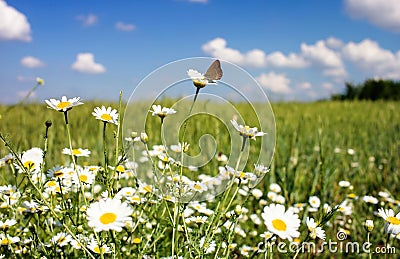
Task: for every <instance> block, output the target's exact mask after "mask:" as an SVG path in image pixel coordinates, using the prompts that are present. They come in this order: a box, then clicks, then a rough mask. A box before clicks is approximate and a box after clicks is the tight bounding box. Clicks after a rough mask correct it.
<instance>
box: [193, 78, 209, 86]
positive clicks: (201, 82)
mask: <svg viewBox="0 0 400 259" xmlns="http://www.w3.org/2000/svg"><path fill="white" fill-rule="evenodd" d="M193 84H194V86H196V87H197V88H203V87H205V86H206V85H207V83H206V82H205V81H204V80H200V79H193Z"/></svg>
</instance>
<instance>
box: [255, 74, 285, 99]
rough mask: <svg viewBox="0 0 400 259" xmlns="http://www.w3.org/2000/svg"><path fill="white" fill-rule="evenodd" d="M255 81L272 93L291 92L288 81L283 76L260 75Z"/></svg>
mask: <svg viewBox="0 0 400 259" xmlns="http://www.w3.org/2000/svg"><path fill="white" fill-rule="evenodd" d="M256 80H257V81H258V83H259V84H260V86H261V87H262V88H264V89H267V90H270V91H272V92H274V93H280V94H288V93H291V92H292V89H290V87H289V85H290V79H289V78H287V77H286V76H285V75H284V74H277V73H275V72H269V73H268V74H267V73H262V74H261V75H260V76H259V77H257V78H256Z"/></svg>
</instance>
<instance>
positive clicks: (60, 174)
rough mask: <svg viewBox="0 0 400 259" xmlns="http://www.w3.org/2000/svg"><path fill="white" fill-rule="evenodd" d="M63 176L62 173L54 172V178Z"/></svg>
mask: <svg viewBox="0 0 400 259" xmlns="http://www.w3.org/2000/svg"><path fill="white" fill-rule="evenodd" d="M63 175H64V173H63V172H61V171H56V172H54V176H55V177H61V176H63Z"/></svg>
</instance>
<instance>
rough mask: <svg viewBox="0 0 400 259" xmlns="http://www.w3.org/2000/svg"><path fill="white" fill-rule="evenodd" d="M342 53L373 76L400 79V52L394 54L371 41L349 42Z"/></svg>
mask: <svg viewBox="0 0 400 259" xmlns="http://www.w3.org/2000/svg"><path fill="white" fill-rule="evenodd" d="M342 51H343V55H344V57H345V58H346V59H348V60H349V61H350V62H352V63H353V64H355V65H356V66H357V67H359V68H361V69H363V70H365V71H366V72H369V73H373V75H371V76H376V77H383V78H389V79H400V73H399V70H400V51H397V53H393V52H391V51H389V50H387V49H383V48H381V47H380V46H379V44H378V43H377V42H375V41H372V40H370V39H365V40H363V41H361V42H359V43H355V42H349V43H347V44H346V45H345V46H344V47H343V50H342Z"/></svg>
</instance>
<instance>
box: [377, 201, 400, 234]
mask: <svg viewBox="0 0 400 259" xmlns="http://www.w3.org/2000/svg"><path fill="white" fill-rule="evenodd" d="M378 215H379V216H381V217H382V218H383V219H384V220H386V224H385V232H386V233H387V234H393V235H398V234H399V233H400V212H399V213H397V215H395V214H394V211H393V210H392V209H383V208H380V209H379V210H378Z"/></svg>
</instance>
